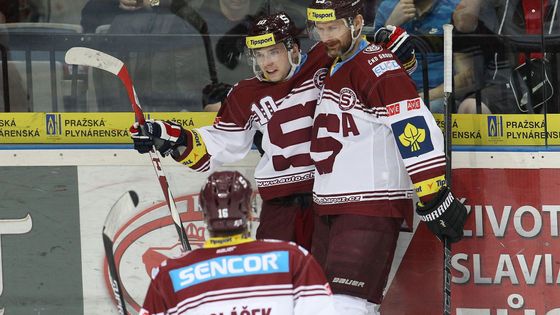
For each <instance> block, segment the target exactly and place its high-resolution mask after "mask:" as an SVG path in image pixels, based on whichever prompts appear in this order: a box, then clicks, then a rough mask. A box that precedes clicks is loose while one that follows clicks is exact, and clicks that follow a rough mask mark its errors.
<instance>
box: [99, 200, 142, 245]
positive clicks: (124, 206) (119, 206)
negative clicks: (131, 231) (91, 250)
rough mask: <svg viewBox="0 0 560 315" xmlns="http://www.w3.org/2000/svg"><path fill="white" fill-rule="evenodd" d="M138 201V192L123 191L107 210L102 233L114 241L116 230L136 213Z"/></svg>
mask: <svg viewBox="0 0 560 315" xmlns="http://www.w3.org/2000/svg"><path fill="white" fill-rule="evenodd" d="M138 202H139V198H138V194H137V193H136V192H135V191H134V190H129V191H127V192H125V193H124V194H123V195H122V196H121V197H120V198H119V199H118V200H117V202H115V204H114V205H113V206H112V207H111V210H109V214H108V215H107V218H105V223H104V224H103V234H105V235H107V236H108V237H109V239H111V240H113V241H114V237H115V234H116V233H117V231H118V230H119V229H120V228H121V227H122V225H123V224H124V223H125V221H126V220H128V219H130V218H131V217H132V216H133V215H134V214H135V213H136V207H137V206H138Z"/></svg>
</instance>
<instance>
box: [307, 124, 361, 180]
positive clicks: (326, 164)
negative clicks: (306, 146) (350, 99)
mask: <svg viewBox="0 0 560 315" xmlns="http://www.w3.org/2000/svg"><path fill="white" fill-rule="evenodd" d="M321 128H325V129H326V131H327V132H328V133H337V134H338V133H340V132H341V131H342V137H349V136H350V134H352V135H354V136H357V135H359V134H360V131H359V130H358V127H357V125H356V122H355V121H354V118H353V116H352V115H351V114H349V113H342V115H341V118H339V117H338V115H336V114H326V113H320V114H319V115H317V117H315V122H314V123H313V136H312V139H311V152H312V153H314V154H315V156H319V155H321V154H322V153H330V154H329V155H328V156H327V157H326V158H324V159H321V160H315V168H316V169H317V172H319V174H321V175H322V174H329V173H332V171H333V166H334V161H335V158H336V156H337V155H338V154H339V153H340V151H341V150H342V143H340V141H338V140H337V139H336V138H334V137H330V136H322V137H319V131H320V129H321Z"/></svg>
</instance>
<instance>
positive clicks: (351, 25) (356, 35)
mask: <svg viewBox="0 0 560 315" xmlns="http://www.w3.org/2000/svg"><path fill="white" fill-rule="evenodd" d="M344 24H346V27H348V28H349V29H350V36H352V44H350V47H348V49H347V50H346V51H345V52H343V53H342V55H341V56H340V59H342V60H344V59H345V57H346V55H349V54H350V53H351V52H352V50H354V47H355V46H356V43H357V42H358V39H359V38H361V36H360V35H361V34H362V28H364V22H363V21H362V25H360V29H359V31H358V32H356V28H355V27H354V18H346V19H344Z"/></svg>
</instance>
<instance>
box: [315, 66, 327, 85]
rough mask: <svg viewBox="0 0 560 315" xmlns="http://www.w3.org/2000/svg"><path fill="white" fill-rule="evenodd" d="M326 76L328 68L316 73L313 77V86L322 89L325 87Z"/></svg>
mask: <svg viewBox="0 0 560 315" xmlns="http://www.w3.org/2000/svg"><path fill="white" fill-rule="evenodd" d="M326 76H327V68H321V69H319V70H317V71H315V74H314V75H313V84H314V85H315V87H316V88H318V89H320V88H322V87H323V84H324V83H325V77H326Z"/></svg>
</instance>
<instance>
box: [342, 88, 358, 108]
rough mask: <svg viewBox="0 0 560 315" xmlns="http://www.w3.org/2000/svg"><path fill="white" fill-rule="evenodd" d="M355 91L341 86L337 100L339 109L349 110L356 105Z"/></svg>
mask: <svg viewBox="0 0 560 315" xmlns="http://www.w3.org/2000/svg"><path fill="white" fill-rule="evenodd" d="M357 99H358V98H357V97H356V93H354V91H352V89H349V88H342V89H341V90H340V99H339V100H338V107H340V109H341V110H343V111H347V110H350V109H352V108H353V107H354V105H356V100H357Z"/></svg>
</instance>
